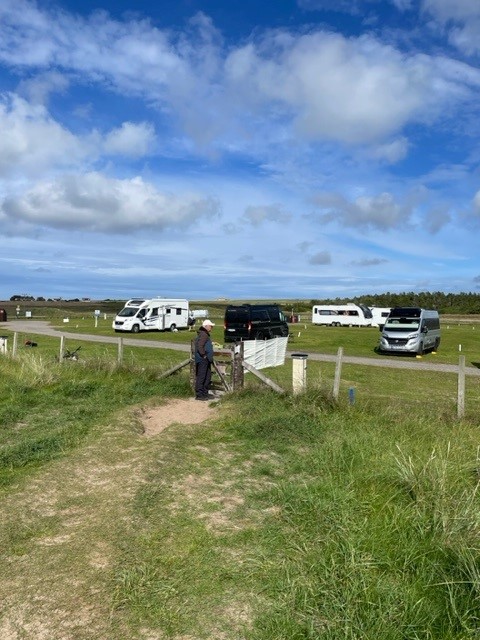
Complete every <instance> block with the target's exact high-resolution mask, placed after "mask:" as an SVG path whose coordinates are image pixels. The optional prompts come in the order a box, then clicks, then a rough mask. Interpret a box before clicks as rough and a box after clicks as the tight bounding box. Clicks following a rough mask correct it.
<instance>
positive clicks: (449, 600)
mask: <svg viewBox="0 0 480 640" xmlns="http://www.w3.org/2000/svg"><path fill="white" fill-rule="evenodd" d="M227 413H228V415H230V418H226V419H224V420H223V421H222V424H221V425H216V426H215V425H214V426H211V427H210V428H206V429H202V430H201V431H198V430H193V429H192V430H188V431H186V432H183V433H181V434H176V435H175V436H173V435H172V436H171V437H170V438H168V440H167V442H165V446H166V447H167V451H166V455H162V457H161V459H160V460H159V461H158V462H157V464H156V465H154V466H153V468H152V471H151V476H150V478H149V481H148V483H147V484H146V486H144V487H143V488H142V489H141V491H140V492H139V494H138V496H137V501H136V503H135V504H134V512H135V515H136V523H137V527H138V532H130V535H128V536H125V537H124V539H123V544H122V547H123V555H122V558H121V560H120V562H119V565H118V568H117V572H116V591H115V594H116V596H115V603H116V608H117V610H118V611H122V612H125V611H127V612H129V615H130V624H131V625H132V629H134V630H135V629H136V630H137V631H138V626H139V625H145V624H146V625H147V628H151V629H162V630H163V631H164V633H165V634H166V637H168V638H176V637H182V636H183V635H186V636H188V637H195V638H211V637H226V638H237V637H242V638H245V639H247V640H253V639H255V640H270V639H271V638H275V639H285V640H291V639H292V638H299V639H304V638H322V639H323V638H331V639H335V640H336V639H340V638H352V639H353V638H355V639H365V638H372V639H373V638H392V639H397V638H398V639H399V640H400V639H405V638H412V639H413V638H438V639H442V640H443V639H445V638H452V639H453V638H458V639H463V640H465V639H466V638H475V637H477V635H478V630H479V619H478V611H479V608H478V605H479V598H480V580H479V577H480V574H479V568H480V553H479V551H478V548H477V544H476V535H477V534H478V516H477V513H478V508H479V506H480V505H479V500H478V496H477V493H476V490H477V486H478V476H477V475H476V470H477V466H478V459H477V447H476V434H475V432H474V430H471V429H470V428H469V427H468V425H459V424H455V425H454V424H446V423H443V424H439V423H438V421H437V420H436V419H434V418H432V417H428V416H427V415H422V416H417V417H415V418H412V419H409V420H405V419H403V420H400V419H399V418H398V417H397V418H393V419H391V418H388V417H386V416H384V417H381V416H379V415H378V413H375V412H366V411H362V412H358V411H355V410H353V411H352V410H347V409H345V410H341V409H339V408H338V407H336V406H335V405H333V404H332V403H331V402H329V401H328V399H325V398H324V397H323V396H322V394H321V393H320V394H319V393H317V392H311V393H309V394H307V395H306V396H304V397H302V398H296V399H292V398H291V397H284V398H281V399H279V398H278V397H277V396H272V394H271V393H270V392H265V393H260V394H258V392H257V393H250V392H245V393H244V394H242V395H241V396H239V397H237V398H236V399H234V400H232V401H231V403H229V407H228V412H227ZM207 452H208V453H207ZM221 634H224V635H221Z"/></svg>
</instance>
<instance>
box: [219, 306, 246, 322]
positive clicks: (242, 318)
mask: <svg viewBox="0 0 480 640" xmlns="http://www.w3.org/2000/svg"><path fill="white" fill-rule="evenodd" d="M225 321H226V322H227V323H229V322H245V323H247V322H248V311H247V310H246V309H227V311H226V313H225Z"/></svg>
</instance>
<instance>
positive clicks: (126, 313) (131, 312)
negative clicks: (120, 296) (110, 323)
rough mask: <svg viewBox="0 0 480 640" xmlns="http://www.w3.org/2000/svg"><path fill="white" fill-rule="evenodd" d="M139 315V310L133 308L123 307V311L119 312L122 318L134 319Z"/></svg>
mask: <svg viewBox="0 0 480 640" xmlns="http://www.w3.org/2000/svg"><path fill="white" fill-rule="evenodd" d="M137 313H138V309H133V308H132V307H123V309H122V310H121V311H119V312H118V314H117V315H119V316H120V317H121V318H133V316H135V315H136V314H137Z"/></svg>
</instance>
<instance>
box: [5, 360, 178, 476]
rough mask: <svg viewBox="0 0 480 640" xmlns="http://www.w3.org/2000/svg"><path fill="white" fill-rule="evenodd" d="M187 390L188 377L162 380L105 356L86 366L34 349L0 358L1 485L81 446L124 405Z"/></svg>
mask: <svg viewBox="0 0 480 640" xmlns="http://www.w3.org/2000/svg"><path fill="white" fill-rule="evenodd" d="M189 392H190V390H189V387H188V381H187V380H186V379H183V378H181V379H180V378H171V379H170V380H167V381H164V382H162V383H160V382H159V380H158V375H157V373H156V371H155V370H154V369H153V368H143V369H142V368H139V367H137V368H134V369H133V370H129V369H128V368H127V367H126V366H118V365H117V364H115V361H112V360H111V359H107V358H98V359H96V360H95V359H93V360H90V361H89V364H88V366H83V365H82V362H68V361H66V362H64V363H62V364H60V363H56V362H55V361H54V360H53V359H48V358H45V357H44V356H42V355H37V354H33V353H28V354H22V357H20V358H18V359H15V360H10V359H0V424H1V429H0V486H2V485H8V484H9V483H11V482H12V481H13V480H15V479H18V478H19V477H20V476H22V475H24V474H25V473H28V471H29V470H31V469H33V468H36V467H38V466H39V465H41V464H44V463H46V462H48V461H49V460H51V459H53V458H56V457H59V456H62V455H64V454H65V453H66V452H68V451H69V450H71V449H72V448H74V447H77V446H79V445H80V444H81V443H82V442H84V441H85V439H86V438H87V437H88V436H89V434H90V433H92V431H95V430H96V429H97V428H98V427H99V425H101V424H102V423H104V422H105V421H107V420H109V419H111V416H112V414H114V413H116V412H117V411H119V410H121V409H122V408H124V407H127V406H131V405H135V404H136V403H141V402H144V401H146V400H147V399H148V398H151V397H152V396H153V395H157V396H162V395H165V394H166V395H169V394H170V393H180V394H188V393H189Z"/></svg>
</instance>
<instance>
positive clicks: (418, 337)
mask: <svg viewBox="0 0 480 640" xmlns="http://www.w3.org/2000/svg"><path fill="white" fill-rule="evenodd" d="M381 331H382V335H381V337H380V344H379V347H378V348H379V351H380V352H389V353H415V354H417V355H422V354H423V353H425V351H428V350H432V351H436V350H437V349H438V347H439V345H440V318H439V315H438V311H432V310H430V309H421V308H420V307H395V308H394V309H392V310H391V311H390V314H389V316H388V318H387V319H386V321H385V324H384V325H383V327H382V328H381Z"/></svg>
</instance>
